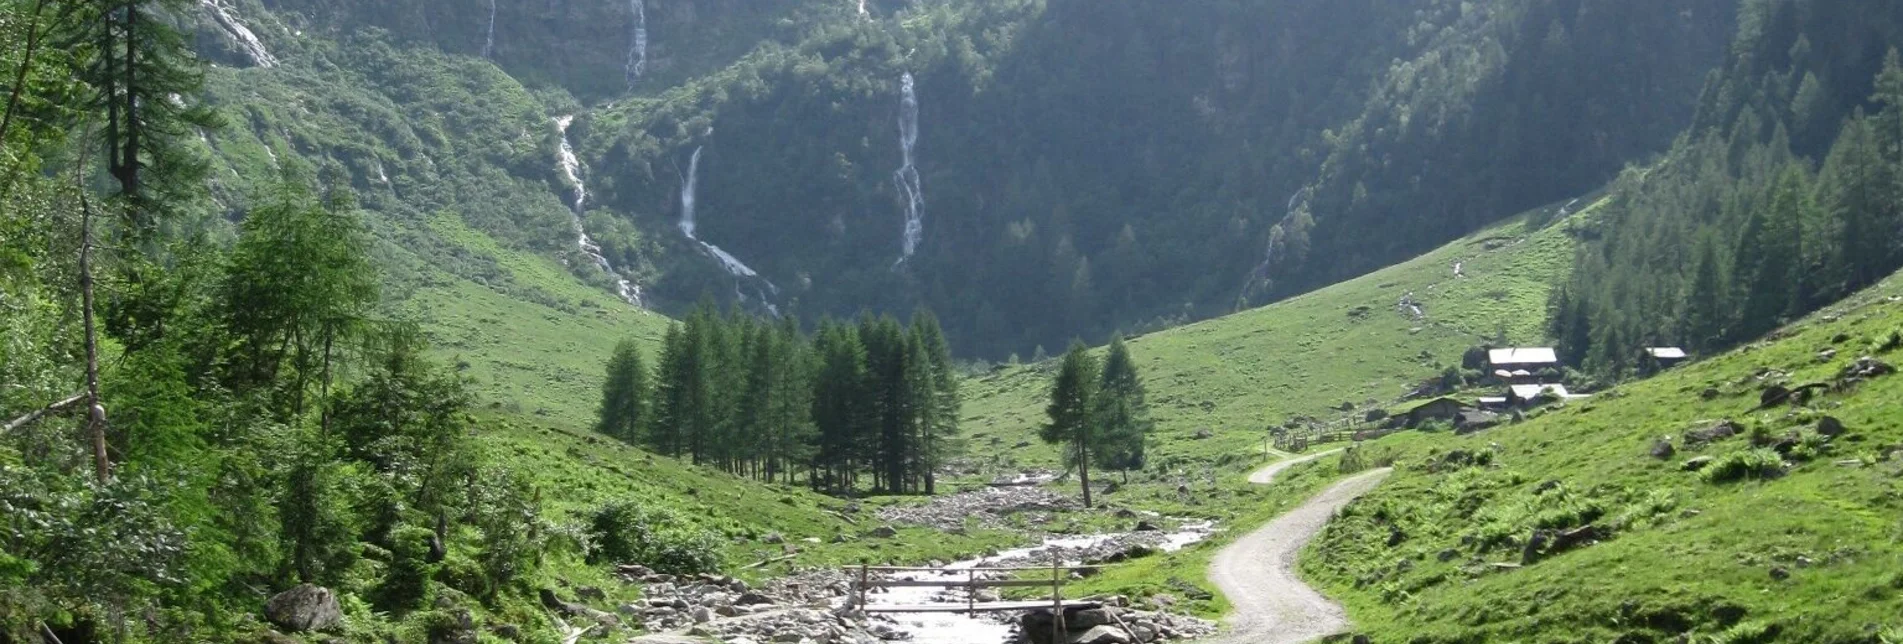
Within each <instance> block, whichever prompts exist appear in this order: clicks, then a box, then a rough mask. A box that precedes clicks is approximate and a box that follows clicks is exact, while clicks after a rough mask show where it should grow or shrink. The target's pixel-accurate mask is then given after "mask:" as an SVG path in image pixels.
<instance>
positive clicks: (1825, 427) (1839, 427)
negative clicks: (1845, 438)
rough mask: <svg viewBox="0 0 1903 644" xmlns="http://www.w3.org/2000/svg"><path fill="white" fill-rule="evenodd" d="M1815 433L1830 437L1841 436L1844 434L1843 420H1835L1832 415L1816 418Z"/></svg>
mask: <svg viewBox="0 0 1903 644" xmlns="http://www.w3.org/2000/svg"><path fill="white" fill-rule="evenodd" d="M1817 433H1818V434H1821V435H1824V436H1829V437H1831V438H1836V437H1838V436H1842V435H1844V421H1841V420H1837V419H1836V418H1835V417H1832V416H1825V417H1823V418H1819V419H1817Z"/></svg>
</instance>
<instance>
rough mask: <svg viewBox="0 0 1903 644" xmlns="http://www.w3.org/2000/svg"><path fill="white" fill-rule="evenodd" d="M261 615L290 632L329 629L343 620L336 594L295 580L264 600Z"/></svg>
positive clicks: (339, 624)
mask: <svg viewBox="0 0 1903 644" xmlns="http://www.w3.org/2000/svg"><path fill="white" fill-rule="evenodd" d="M264 617H265V619H268V620H270V621H271V623H272V624H276V625H277V626H278V627H279V628H283V629H284V630H287V631H290V632H293V633H305V632H310V631H329V630H334V629H336V628H337V627H339V626H342V625H343V623H344V611H343V608H342V607H340V606H338V605H337V595H336V594H334V593H332V592H330V589H328V588H324V587H322V586H314V585H311V584H299V585H298V586H296V587H294V588H292V589H290V590H286V591H284V592H281V593H278V594H277V595H275V596H272V597H271V599H270V601H267V602H265V604H264Z"/></svg>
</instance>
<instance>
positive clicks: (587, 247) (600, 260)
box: [555, 116, 641, 306]
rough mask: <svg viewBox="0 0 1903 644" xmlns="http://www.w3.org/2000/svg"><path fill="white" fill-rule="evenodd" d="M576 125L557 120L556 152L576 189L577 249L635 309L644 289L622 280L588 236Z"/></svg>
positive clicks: (571, 120)
mask: <svg viewBox="0 0 1903 644" xmlns="http://www.w3.org/2000/svg"><path fill="white" fill-rule="evenodd" d="M574 122H575V117H573V116H563V117H558V118H556V119H555V130H556V131H557V132H560V133H561V134H562V144H561V147H559V148H557V149H556V157H555V160H556V163H557V164H558V165H559V166H560V167H561V169H562V176H563V177H564V178H566V179H568V184H569V185H570V186H573V187H574V189H575V195H574V198H573V199H572V200H571V201H570V202H569V208H570V210H571V211H572V213H573V216H574V222H575V248H576V249H578V250H580V251H581V254H583V255H587V256H588V259H590V260H594V262H595V265H596V266H599V267H601V270H603V271H607V273H608V274H609V275H613V276H614V277H615V293H616V294H618V295H620V296H621V299H622V300H625V301H626V302H627V303H628V304H631V305H634V306H641V287H639V286H635V285H634V283H633V282H630V281H628V279H627V278H625V277H622V276H621V273H619V272H616V271H615V267H614V265H613V264H611V263H609V262H608V258H607V257H606V256H604V255H602V254H601V245H600V244H597V243H595V240H594V238H591V237H589V236H588V231H587V230H586V229H584V228H582V222H581V215H582V211H583V206H584V205H585V204H587V203H588V185H587V184H585V183H582V178H581V160H580V159H578V158H576V156H575V146H573V145H571V144H569V142H568V126H569V125H570V124H572V123H574Z"/></svg>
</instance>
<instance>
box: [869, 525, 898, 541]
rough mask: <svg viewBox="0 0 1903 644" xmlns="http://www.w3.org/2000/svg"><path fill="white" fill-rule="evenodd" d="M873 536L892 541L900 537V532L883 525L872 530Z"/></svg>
mask: <svg viewBox="0 0 1903 644" xmlns="http://www.w3.org/2000/svg"><path fill="white" fill-rule="evenodd" d="M872 536H873V537H874V538H877V539H890V538H893V537H896V536H899V531H898V530H897V529H895V528H893V527H892V526H889V525H882V526H879V527H877V528H873V529H872Z"/></svg>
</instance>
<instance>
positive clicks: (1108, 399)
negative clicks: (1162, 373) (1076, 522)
mask: <svg viewBox="0 0 1903 644" xmlns="http://www.w3.org/2000/svg"><path fill="white" fill-rule="evenodd" d="M1092 408H1093V412H1092V418H1093V420H1094V421H1095V422H1096V425H1097V429H1098V431H1099V432H1100V434H1101V436H1102V440H1101V444H1100V445H1099V446H1098V448H1097V465H1098V466H1099V467H1102V468H1103V469H1110V470H1117V471H1120V472H1123V477H1124V480H1126V481H1128V480H1129V478H1130V470H1139V469H1143V462H1144V447H1145V446H1146V443H1148V442H1149V436H1150V430H1151V428H1152V423H1151V421H1150V408H1149V402H1148V401H1147V400H1146V399H1145V396H1144V390H1143V379H1142V377H1141V376H1139V375H1137V366H1136V361H1135V360H1133V359H1131V358H1130V349H1129V348H1128V347H1126V346H1124V343H1123V337H1122V335H1121V334H1118V335H1117V336H1115V337H1113V338H1112V339H1111V341H1110V349H1109V351H1108V354H1107V355H1106V356H1105V357H1104V362H1103V375H1102V377H1101V378H1099V379H1098V384H1097V395H1096V398H1095V400H1094V401H1093V404H1092Z"/></svg>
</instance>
